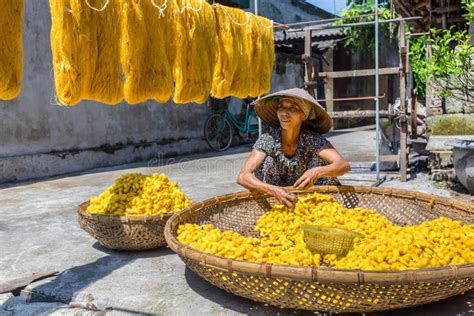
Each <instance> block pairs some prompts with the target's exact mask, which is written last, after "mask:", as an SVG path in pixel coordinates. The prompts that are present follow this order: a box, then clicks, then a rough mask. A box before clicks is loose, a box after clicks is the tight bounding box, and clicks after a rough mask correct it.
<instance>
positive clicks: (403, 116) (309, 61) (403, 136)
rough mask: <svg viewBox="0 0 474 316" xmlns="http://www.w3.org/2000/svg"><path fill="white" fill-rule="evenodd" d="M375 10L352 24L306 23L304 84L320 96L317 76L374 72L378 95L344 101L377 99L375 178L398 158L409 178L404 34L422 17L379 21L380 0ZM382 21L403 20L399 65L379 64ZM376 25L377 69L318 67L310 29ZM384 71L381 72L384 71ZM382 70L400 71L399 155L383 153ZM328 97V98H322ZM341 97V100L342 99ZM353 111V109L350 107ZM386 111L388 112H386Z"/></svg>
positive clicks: (387, 71) (291, 30)
mask: <svg viewBox="0 0 474 316" xmlns="http://www.w3.org/2000/svg"><path fill="white" fill-rule="evenodd" d="M375 7H376V12H375V13H374V16H375V21H373V22H358V23H351V24H341V25H320V26H317V27H306V28H304V29H303V30H304V33H305V53H304V55H303V63H304V64H305V88H306V90H308V92H309V93H310V94H311V95H312V96H314V97H315V98H317V95H316V92H315V89H314V87H315V86H316V84H317V83H318V80H319V79H320V78H321V76H325V77H327V78H330V77H332V78H335V77H338V78H344V77H360V76H369V75H375V96H373V97H356V98H343V100H344V101H349V100H360V99H361V98H368V99H374V101H375V120H376V153H375V155H376V179H377V181H380V180H382V178H381V177H380V162H381V161H394V160H395V161H398V162H399V165H400V166H399V168H400V180H401V181H402V182H405V181H407V168H408V160H407V156H408V152H407V133H408V129H407V125H408V124H407V113H406V72H407V68H408V67H409V60H408V58H407V54H408V49H407V45H406V34H405V22H406V21H413V20H419V19H421V17H409V18H398V19H390V20H383V21H379V19H378V0H375ZM380 23H400V27H399V29H400V39H399V47H400V66H399V68H398V69H393V68H382V69H380V67H379V24H380ZM367 25H374V28H375V69H369V70H365V71H359V73H357V71H356V70H355V71H349V72H325V73H319V72H318V71H317V70H316V71H315V69H317V67H316V64H315V62H314V58H312V56H311V48H312V45H311V44H312V38H311V32H312V31H317V30H325V29H333V28H345V27H354V26H356V27H358V26H367ZM296 31H301V30H300V29H298V30H294V29H290V30H287V32H296ZM397 70H398V72H397ZM381 72H382V73H381ZM381 74H387V75H388V74H398V75H399V77H400V113H398V115H397V116H398V120H399V122H400V153H399V155H398V157H397V156H395V155H383V157H381V155H380V117H381V115H380V114H381V113H380V98H381V97H380V96H379V95H380V91H379V90H380V85H379V81H380V75H381ZM329 100H330V101H339V100H338V99H329ZM319 101H326V100H319ZM341 101H342V100H341ZM350 112H354V111H350ZM347 114H348V115H349V116H350V117H355V116H357V113H347ZM384 114H385V113H384ZM364 116H365V117H367V113H364ZM389 117H390V116H389Z"/></svg>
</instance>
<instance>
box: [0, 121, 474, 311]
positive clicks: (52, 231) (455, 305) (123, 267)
mask: <svg viewBox="0 0 474 316" xmlns="http://www.w3.org/2000/svg"><path fill="white" fill-rule="evenodd" d="M330 139H331V141H332V142H333V144H334V145H335V147H336V148H338V149H339V150H340V151H341V152H342V153H343V154H344V155H345V156H346V157H351V158H354V157H355V161H354V160H353V163H354V164H357V163H361V161H370V160H372V159H373V158H372V157H373V154H372V152H373V151H372V149H371V148H372V147H373V146H375V145H374V144H375V142H374V141H373V132H372V131H370V130H356V131H351V132H350V133H342V132H341V133H334V134H331V135H330ZM371 144H372V145H371ZM371 146H372V147H371ZM249 150H250V148H249V146H247V147H238V148H233V149H231V150H229V151H227V152H226V153H225V154H223V155H215V154H204V155H198V156H187V157H180V158H171V159H163V158H160V157H157V159H155V160H152V161H149V162H148V163H146V164H135V165H129V166H121V167H116V168H108V169H101V170H93V171H91V172H88V173H85V174H79V175H74V176H67V177H61V178H55V179H45V180H43V181H35V182H31V183H21V184H12V185H3V186H2V188H1V189H0V249H1V256H0V283H2V282H5V281H7V280H11V279H15V278H19V277H24V276H27V275H30V274H31V273H33V272H48V271H59V272H60V274H59V275H58V276H57V277H53V278H49V279H46V280H42V281H38V282H35V283H33V284H31V285H29V286H28V287H27V288H26V289H25V293H28V294H29V295H30V298H31V299H30V301H29V302H26V301H25V300H24V299H23V298H22V297H20V296H13V295H12V294H3V295H0V315H38V314H48V315H49V314H53V315H84V314H85V315H103V314H111V315H133V314H156V315H190V314H195V315H245V314H248V315H276V314H278V315H314V314H315V313H308V312H299V311H285V310H280V309H277V308H273V307H270V306H266V305H264V304H260V303H256V302H253V301H250V300H247V299H243V298H240V297H237V296H234V295H231V294H229V293H227V292H225V291H222V290H220V289H218V288H215V287H214V286H212V285H211V284H209V283H207V282H206V281H204V280H202V279H200V278H199V277H198V276H197V275H195V274H194V273H193V272H191V271H190V270H189V269H187V268H186V267H185V266H184V265H183V263H182V262H181V261H180V259H179V258H178V256H177V255H175V254H174V253H173V252H172V251H170V250H169V249H159V250H153V251H145V252H138V253H131V252H130V253H129V252H114V251H110V250H107V249H105V248H103V247H101V246H100V245H99V244H98V243H97V242H96V241H95V240H94V239H93V238H92V237H90V236H89V235H88V234H87V233H86V232H84V231H82V230H81V229H80V228H79V225H78V224H77V216H76V213H75V207H76V205H78V204H79V203H81V202H83V201H85V200H87V199H88V198H89V197H90V196H91V195H97V194H99V193H100V192H102V191H103V190H104V189H105V188H106V187H107V186H109V185H110V184H111V183H112V181H113V179H115V178H117V177H119V176H120V175H121V174H124V173H128V172H141V173H152V172H164V173H166V174H167V175H168V176H169V177H170V178H171V179H172V180H176V181H178V182H179V184H180V185H181V187H182V189H183V190H184V192H186V194H187V195H188V196H189V197H190V198H191V199H193V200H194V201H199V200H203V199H206V198H210V197H213V196H216V195H220V194H225V193H230V192H235V191H240V190H242V188H241V187H239V186H238V185H237V184H236V183H235V178H236V175H237V173H238V171H239V169H240V167H241V166H242V164H243V162H244V160H245V158H246V156H247V155H248V151H249ZM371 176H373V175H371ZM348 177H354V175H350V176H348ZM343 183H344V179H343ZM383 185H384V186H393V187H401V188H408V189H415V190H419V191H424V192H430V193H434V194H440V195H445V196H446V195H449V192H448V191H446V190H443V189H441V188H437V187H435V186H433V185H429V183H428V182H427V180H426V176H425V175H423V174H419V175H418V176H417V177H416V178H414V179H413V180H412V181H410V182H408V183H406V184H401V183H400V182H398V180H396V179H391V180H390V181H387V182H385V183H384V184H383ZM473 302H474V293H473V291H470V292H468V293H467V294H465V295H464V296H458V297H455V298H452V299H449V300H445V301H443V302H439V303H435V304H431V305H428V306H424V307H419V308H415V309H409V310H399V311H394V312H387V313H378V314H377V315H439V316H441V315H443V316H444V315H474V307H473V306H472V304H473ZM70 303H71V304H70ZM87 303H93V304H94V305H95V306H97V308H98V309H99V310H101V311H100V312H97V311H95V312H94V311H91V310H87V309H84V308H81V307H84V306H85V304H87ZM74 306H76V307H74Z"/></svg>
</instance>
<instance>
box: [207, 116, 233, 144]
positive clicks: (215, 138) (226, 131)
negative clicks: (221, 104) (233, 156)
mask: <svg viewBox="0 0 474 316" xmlns="http://www.w3.org/2000/svg"><path fill="white" fill-rule="evenodd" d="M232 137H233V131H232V125H230V122H229V121H227V120H226V119H225V117H224V115H222V114H212V115H210V116H209V117H208V118H207V119H206V122H205V123H204V139H205V140H206V143H207V144H208V145H209V147H210V148H211V149H212V150H215V151H224V150H226V149H227V148H229V147H230V145H231V144H232Z"/></svg>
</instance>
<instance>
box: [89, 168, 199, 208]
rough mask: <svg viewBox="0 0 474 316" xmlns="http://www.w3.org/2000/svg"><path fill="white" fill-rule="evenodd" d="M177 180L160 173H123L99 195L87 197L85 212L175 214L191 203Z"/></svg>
mask: <svg viewBox="0 0 474 316" xmlns="http://www.w3.org/2000/svg"><path fill="white" fill-rule="evenodd" d="M191 203H192V202H191V200H189V199H188V198H187V197H186V195H185V194H184V193H183V191H181V189H180V188H179V186H178V184H177V183H176V182H171V181H169V179H168V177H167V176H166V175H165V174H162V173H155V174H153V175H150V176H149V175H144V174H138V173H130V174H124V175H122V176H121V177H120V178H118V179H117V180H115V182H114V184H113V185H112V186H110V187H108V188H107V189H106V190H105V191H104V192H102V193H101V194H100V195H99V196H93V197H91V199H90V203H89V206H88V207H87V212H89V213H92V214H103V215H113V216H139V215H157V214H169V213H176V212H179V211H181V210H182V209H184V208H186V207H188V206H189V205H191Z"/></svg>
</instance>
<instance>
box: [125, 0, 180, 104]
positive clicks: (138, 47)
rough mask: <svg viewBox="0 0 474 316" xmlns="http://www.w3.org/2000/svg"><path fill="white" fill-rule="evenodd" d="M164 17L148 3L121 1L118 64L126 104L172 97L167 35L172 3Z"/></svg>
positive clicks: (141, 0) (160, 100) (148, 1)
mask: <svg viewBox="0 0 474 316" xmlns="http://www.w3.org/2000/svg"><path fill="white" fill-rule="evenodd" d="M168 2H169V4H168V9H167V10H166V12H165V15H164V16H160V14H159V11H158V10H157V9H156V8H155V7H154V6H153V5H152V3H151V1H150V0H137V1H130V0H120V4H121V12H122V16H121V19H122V43H121V60H122V67H123V71H124V76H125V90H124V95H125V99H126V101H127V102H128V103H132V104H135V103H139V102H144V101H146V100H148V99H155V100H156V101H158V102H160V103H164V102H166V101H168V100H169V99H170V97H171V95H172V93H173V79H172V69H171V63H170V57H169V52H168V50H167V48H168V44H169V41H171V40H173V39H172V38H168V37H169V34H168V33H167V32H171V33H173V30H172V29H170V28H169V24H170V19H171V14H170V11H172V8H173V3H172V1H171V0H170V1H168Z"/></svg>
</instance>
